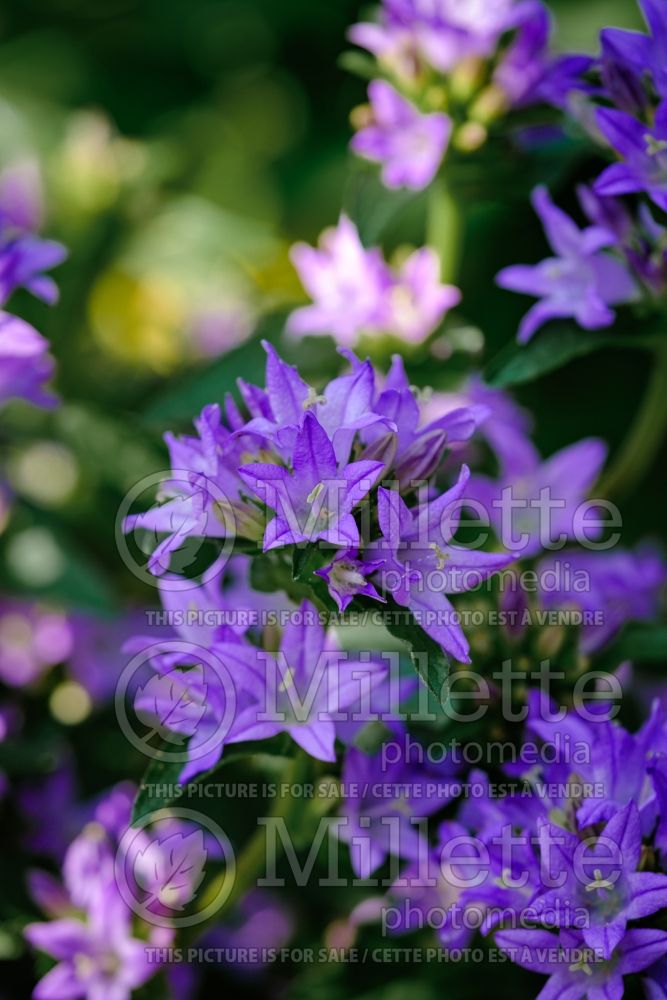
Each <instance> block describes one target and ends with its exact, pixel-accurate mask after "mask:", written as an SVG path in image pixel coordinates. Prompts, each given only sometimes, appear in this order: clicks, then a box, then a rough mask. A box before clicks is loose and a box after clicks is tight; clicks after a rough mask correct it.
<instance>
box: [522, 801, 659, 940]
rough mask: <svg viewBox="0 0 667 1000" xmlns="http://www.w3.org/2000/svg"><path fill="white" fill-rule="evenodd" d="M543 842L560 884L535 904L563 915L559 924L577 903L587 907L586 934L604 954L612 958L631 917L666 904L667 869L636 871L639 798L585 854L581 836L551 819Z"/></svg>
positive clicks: (542, 834)
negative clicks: (552, 823) (637, 804)
mask: <svg viewBox="0 0 667 1000" xmlns="http://www.w3.org/2000/svg"><path fill="white" fill-rule="evenodd" d="M540 842H541V844H545V843H546V844H548V845H549V847H548V848H547V849H545V848H544V847H542V855H543V862H544V861H545V858H546V863H545V870H546V866H547V865H548V866H549V868H548V871H549V875H550V876H551V875H554V876H558V878H559V885H558V888H555V889H548V890H547V891H546V892H544V893H543V894H542V895H541V896H539V897H538V899H536V900H535V902H534V903H533V906H534V908H535V910H536V911H537V913H538V914H539V913H541V912H544V911H548V912H549V913H550V914H551V915H553V917H554V918H555V920H556V921H558V920H561V922H560V924H559V926H568V924H569V921H570V920H571V919H572V917H571V916H570V914H571V913H572V912H574V911H575V910H576V909H579V910H580V911H582V912H585V913H587V914H588V917H587V919H586V921H585V923H584V926H583V929H582V935H583V939H584V941H585V943H586V944H587V945H588V946H589V947H590V948H595V949H596V950H598V951H599V952H600V953H601V955H602V957H603V958H605V959H609V958H611V956H612V953H613V952H614V949H615V948H616V947H617V946H618V945H619V944H620V942H621V941H622V940H623V937H624V935H625V934H626V928H627V924H628V921H629V920H642V919H644V918H645V917H650V916H652V915H653V914H654V913H657V911H658V910H660V909H663V908H664V907H665V906H667V875H661V874H659V873H655V872H648V871H637V867H638V865H639V862H640V858H641V849H642V836H641V828H640V822H639V812H638V811H637V806H636V805H635V803H634V802H629V803H628V805H627V806H626V807H625V808H624V809H622V810H621V811H620V812H617V813H616V814H615V815H614V816H612V818H611V819H610V820H609V821H608V822H607V823H606V825H605V826H604V828H603V830H602V831H601V833H600V834H599V837H598V838H597V840H596V841H595V843H593V844H587V850H586V852H585V854H583V853H582V851H581V847H580V845H581V840H580V838H579V837H577V836H575V835H574V834H572V833H570V832H568V831H566V830H563V829H562V828H561V827H554V826H552V825H551V824H548V823H546V824H544V825H543V826H542V827H541V829H540ZM561 876H564V878H562V877H561ZM559 906H560V908H559ZM561 914H562V915H563V916H562V918H561V916H560V915H561ZM562 921H568V922H567V923H563V922H562Z"/></svg>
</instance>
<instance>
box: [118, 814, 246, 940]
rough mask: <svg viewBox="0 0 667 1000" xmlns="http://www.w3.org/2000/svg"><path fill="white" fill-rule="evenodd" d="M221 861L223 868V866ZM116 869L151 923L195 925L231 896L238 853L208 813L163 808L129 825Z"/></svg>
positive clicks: (123, 888)
mask: <svg viewBox="0 0 667 1000" xmlns="http://www.w3.org/2000/svg"><path fill="white" fill-rule="evenodd" d="M221 862H223V863H224V869H223V870H222V871H219V870H218V867H219V865H220V863H221ZM114 875H115V880H116V885H117V886H118V891H119V893H120V895H121V897H122V899H123V901H124V902H125V904H126V905H127V906H128V907H129V908H130V909H131V910H132V911H133V912H134V913H136V915H137V916H138V917H140V918H141V919H142V920H144V921H145V922H146V923H148V924H153V925H154V926H157V927H170V928H174V929H177V928H181V927H194V926H196V925H197V924H201V923H205V922H206V921H207V920H208V919H209V918H210V917H212V916H213V915H214V914H215V913H217V911H218V910H219V909H220V908H221V907H222V906H223V904H224V903H225V902H226V901H227V899H228V898H229V896H230V894H231V892H232V889H233V888H234V884H235V882H236V857H235V854H234V849H233V847H232V845H231V842H230V840H229V837H228V836H227V834H226V833H225V832H224V830H223V829H222V828H221V827H220V826H219V825H218V824H217V823H216V822H215V821H214V820H212V819H211V818H210V817H209V816H205V815H203V814H202V813H199V812H195V811H194V810H191V809H180V808H176V807H174V808H169V809H158V810H156V811H155V812H151V813H147V814H146V815H145V816H143V817H142V818H141V819H140V820H139V821H138V822H137V824H136V825H135V826H131V827H129V828H128V829H127V830H126V831H125V833H124V834H123V836H122V837H121V840H120V843H119V844H118V849H117V851H116V857H115V861H114Z"/></svg>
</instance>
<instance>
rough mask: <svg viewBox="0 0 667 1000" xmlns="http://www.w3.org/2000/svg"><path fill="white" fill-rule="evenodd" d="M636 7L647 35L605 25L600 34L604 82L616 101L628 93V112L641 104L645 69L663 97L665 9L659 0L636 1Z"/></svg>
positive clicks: (666, 82)
mask: <svg viewBox="0 0 667 1000" xmlns="http://www.w3.org/2000/svg"><path fill="white" fill-rule="evenodd" d="M640 6H641V8H642V10H643V12H644V18H645V20H646V23H647V25H648V27H649V29H650V32H651V34H650V35H643V34H640V33H639V32H636V31H623V30H621V29H620V28H605V29H604V31H603V32H602V33H601V36H600V38H601V42H602V54H603V69H604V70H605V82H606V84H607V86H608V89H609V90H610V91H611V93H612V96H613V97H614V98H616V99H617V100H618V97H619V95H620V96H621V97H623V96H625V95H627V94H628V92H629V96H630V100H629V101H628V104H629V105H630V106H629V107H628V108H627V110H630V111H633V110H635V109H636V108H638V107H641V106H642V104H643V103H645V100H646V98H645V95H644V83H643V81H644V77H645V75H646V73H647V72H648V73H650V74H651V76H652V77H653V81H654V83H655V86H656V89H657V91H658V93H659V94H660V95H661V96H662V97H667V8H665V5H664V3H663V2H662V0H640ZM610 74H611V79H610ZM619 77H620V78H621V79H620V80H619ZM610 84H611V86H610ZM621 86H622V88H623V89H621Z"/></svg>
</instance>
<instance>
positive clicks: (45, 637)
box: [0, 601, 73, 687]
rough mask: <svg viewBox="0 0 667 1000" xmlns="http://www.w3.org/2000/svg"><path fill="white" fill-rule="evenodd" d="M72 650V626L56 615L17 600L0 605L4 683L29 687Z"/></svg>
mask: <svg viewBox="0 0 667 1000" xmlns="http://www.w3.org/2000/svg"><path fill="white" fill-rule="evenodd" d="M72 649H73V632H72V626H71V623H70V622H69V620H68V619H67V618H66V617H65V615H63V614H61V613H60V612H58V611H55V610H48V609H46V608H42V607H39V606H38V605H32V604H29V603H27V602H21V601H5V602H3V604H2V606H0V679H2V680H3V681H4V683H5V684H9V685H11V686H12V687H23V686H24V685H26V684H32V683H33V682H34V681H36V680H38V679H39V678H40V677H41V676H42V674H43V673H45V671H47V670H48V669H49V668H50V667H54V666H56V664H58V663H62V662H64V661H65V660H67V659H68V657H69V656H70V654H71V652H72Z"/></svg>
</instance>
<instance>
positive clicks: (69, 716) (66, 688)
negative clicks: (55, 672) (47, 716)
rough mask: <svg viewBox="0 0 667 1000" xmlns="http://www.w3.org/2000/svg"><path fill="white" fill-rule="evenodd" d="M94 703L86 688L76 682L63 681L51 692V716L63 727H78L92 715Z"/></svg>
mask: <svg viewBox="0 0 667 1000" xmlns="http://www.w3.org/2000/svg"><path fill="white" fill-rule="evenodd" d="M92 707H93V703H92V701H91V699H90V695H89V694H88V692H87V691H86V689H85V688H84V687H81V685H80V684H77V683H76V681H63V682H62V683H61V684H59V685H58V686H57V687H56V688H54V689H53V691H52V692H51V697H50V698H49V708H50V709H51V715H52V716H53V717H54V719H55V720H56V721H57V722H60V723H61V724H62V725H63V726H78V725H79V723H81V722H83V721H84V720H85V719H87V718H88V716H89V715H90V713H91V710H92Z"/></svg>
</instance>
